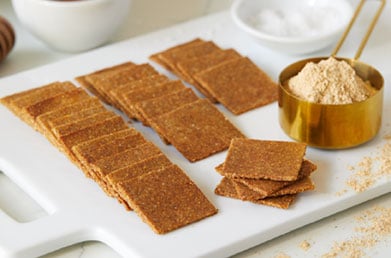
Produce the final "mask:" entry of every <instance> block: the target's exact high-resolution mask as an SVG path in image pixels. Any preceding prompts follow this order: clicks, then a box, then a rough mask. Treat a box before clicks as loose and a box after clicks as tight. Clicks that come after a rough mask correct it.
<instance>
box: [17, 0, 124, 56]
mask: <svg viewBox="0 0 391 258" xmlns="http://www.w3.org/2000/svg"><path fill="white" fill-rule="evenodd" d="M130 4H131V0H78V1H58V0H57V1H56V0H12V5H13V8H14V10H15V13H16V15H17V17H18V19H19V20H20V21H21V23H22V24H23V25H24V26H25V27H26V28H27V29H28V30H29V31H30V32H31V33H32V34H34V35H35V36H36V37H38V38H39V39H41V40H42V41H44V42H45V43H46V44H47V45H49V46H50V47H52V48H54V49H57V50H60V51H65V52H80V51H84V50H88V49H91V48H95V47H97V46H100V45H102V44H104V43H106V42H107V41H108V40H109V39H110V38H111V37H112V36H113V35H114V33H115V32H116V31H117V29H118V28H119V27H120V25H122V23H123V21H124V19H125V18H126V16H127V14H128V12H129V8H130Z"/></svg>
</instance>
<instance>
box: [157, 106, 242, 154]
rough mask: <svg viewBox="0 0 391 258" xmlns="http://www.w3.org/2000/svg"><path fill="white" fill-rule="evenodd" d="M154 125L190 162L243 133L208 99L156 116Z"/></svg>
mask: <svg viewBox="0 0 391 258" xmlns="http://www.w3.org/2000/svg"><path fill="white" fill-rule="evenodd" d="M153 122H154V125H153V126H154V128H156V129H157V132H158V133H159V134H161V136H162V137H163V138H165V139H167V140H168V141H169V142H170V143H171V144H172V145H174V146H175V148H177V150H178V151H179V152H181V153H182V155H183V156H185V157H186V158H187V159H188V160H189V161H191V162H194V161H197V160H200V159H204V158H206V157H208V156H210V155H212V154H214V153H217V152H220V151H223V150H225V149H227V148H228V146H229V144H230V142H231V140H232V139H233V138H238V137H244V136H243V134H242V133H241V132H240V131H239V130H238V129H237V128H236V127H235V126H234V125H233V124H232V123H231V122H230V121H229V120H227V118H225V117H224V115H223V114H222V113H220V111H219V110H218V109H217V108H216V107H215V106H214V105H213V104H212V103H211V102H210V101H209V100H207V99H199V100H197V101H194V102H192V103H189V104H186V105H183V106H181V107H179V108H177V109H175V110H173V111H171V112H169V113H166V114H163V115H161V116H158V117H156V118H155V119H154V121H153Z"/></svg>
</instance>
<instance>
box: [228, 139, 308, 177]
mask: <svg viewBox="0 0 391 258" xmlns="http://www.w3.org/2000/svg"><path fill="white" fill-rule="evenodd" d="M305 151H306V144H304V143H298V142H288V141H265V140H254V139H233V140H232V142H231V145H230V147H229V150H228V153H227V157H226V160H225V162H224V167H223V171H222V174H223V175H224V176H227V177H230V178H253V179H261V178H262V179H270V180H276V181H294V180H296V179H297V178H298V175H299V171H300V168H301V164H302V162H303V158H304V154H305Z"/></svg>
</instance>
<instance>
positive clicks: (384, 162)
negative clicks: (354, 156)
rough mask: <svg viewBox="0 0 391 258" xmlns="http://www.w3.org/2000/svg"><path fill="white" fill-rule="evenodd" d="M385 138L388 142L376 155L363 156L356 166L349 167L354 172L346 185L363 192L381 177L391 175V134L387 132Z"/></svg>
mask: <svg viewBox="0 0 391 258" xmlns="http://www.w3.org/2000/svg"><path fill="white" fill-rule="evenodd" d="M383 138H384V139H385V140H386V142H385V143H384V145H382V146H381V147H380V149H379V151H378V153H377V154H376V155H374V156H373V157H370V156H366V157H363V158H362V159H361V160H360V161H359V162H358V164H357V165H356V166H350V167H349V170H351V171H352V172H353V174H352V175H351V176H350V177H349V178H348V180H347V182H346V185H347V186H348V187H350V188H351V189H353V190H354V191H356V192H363V191H365V190H367V189H368V188H369V187H371V186H372V185H373V184H374V183H376V181H378V180H379V179H381V178H383V177H385V176H388V177H390V176H391V135H389V134H387V135H385V136H384V137H383ZM344 192H346V190H345V191H344Z"/></svg>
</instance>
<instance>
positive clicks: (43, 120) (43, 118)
mask: <svg viewBox="0 0 391 258" xmlns="http://www.w3.org/2000/svg"><path fill="white" fill-rule="evenodd" d="M95 107H102V108H103V105H102V104H101V103H100V101H99V100H98V99H97V98H95V97H91V98H88V99H86V100H83V101H79V102H77V103H74V104H72V105H67V106H64V107H61V108H58V109H56V110H53V111H51V112H47V113H45V114H42V115H39V116H38V117H37V118H36V123H37V125H38V128H40V129H39V131H41V132H43V131H45V130H47V129H48V128H49V121H52V120H53V119H56V118H61V117H63V116H66V115H70V114H75V113H77V112H79V111H80V110H83V109H86V108H95Z"/></svg>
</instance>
